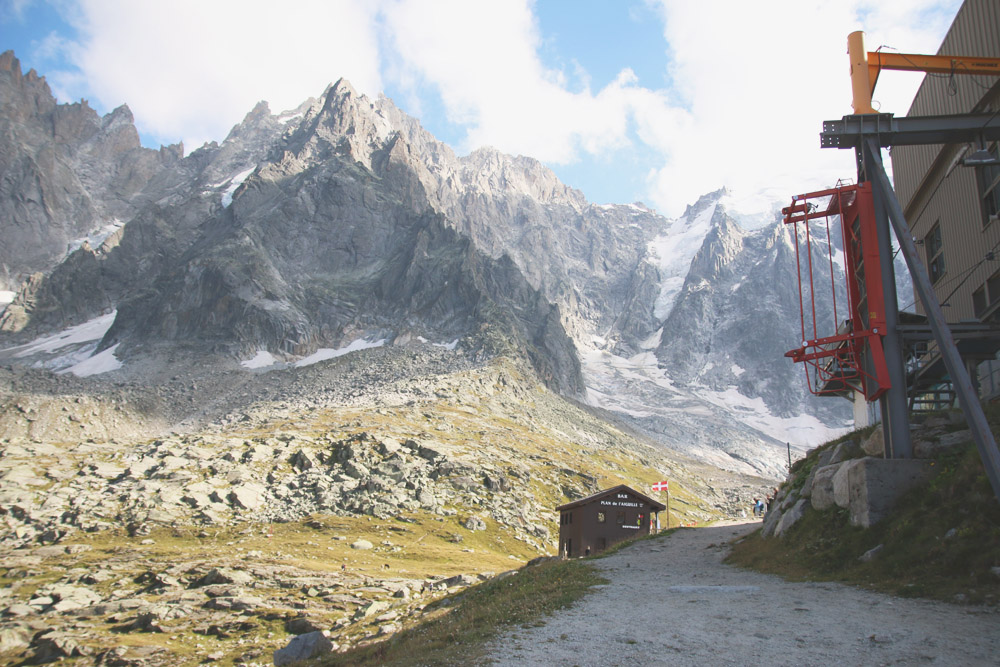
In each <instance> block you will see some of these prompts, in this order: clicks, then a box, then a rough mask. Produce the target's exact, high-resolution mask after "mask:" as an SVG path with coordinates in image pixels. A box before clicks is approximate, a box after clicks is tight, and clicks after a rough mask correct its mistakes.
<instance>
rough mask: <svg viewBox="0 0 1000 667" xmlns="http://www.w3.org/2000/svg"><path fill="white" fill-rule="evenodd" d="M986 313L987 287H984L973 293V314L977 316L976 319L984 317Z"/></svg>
mask: <svg viewBox="0 0 1000 667" xmlns="http://www.w3.org/2000/svg"><path fill="white" fill-rule="evenodd" d="M985 311H986V285H982V286H981V287H980V288H979V289H977V290H976V291H975V292H973V293H972V312H974V313H975V314H976V317H982V315H983V313H984V312H985Z"/></svg>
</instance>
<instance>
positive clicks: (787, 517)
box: [774, 498, 807, 537]
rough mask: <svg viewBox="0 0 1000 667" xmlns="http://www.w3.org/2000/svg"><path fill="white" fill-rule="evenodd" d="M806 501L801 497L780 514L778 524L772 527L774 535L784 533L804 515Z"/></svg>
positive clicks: (777, 535) (779, 535)
mask: <svg viewBox="0 0 1000 667" xmlns="http://www.w3.org/2000/svg"><path fill="white" fill-rule="evenodd" d="M806 503H807V501H806V499H805V498H802V499H800V500H799V501H798V502H797V503H795V504H794V505H792V507H791V509H789V510H788V511H787V512H784V513H783V514H782V515H781V518H780V519H779V520H778V525H777V526H775V527H774V536H775V537H781V536H782V535H784V534H785V532H786V531H787V530H788V529H789V528H791V527H792V526H794V525H795V524H796V523H797V522H798V520H799V519H801V518H802V517H803V516H805V513H806Z"/></svg>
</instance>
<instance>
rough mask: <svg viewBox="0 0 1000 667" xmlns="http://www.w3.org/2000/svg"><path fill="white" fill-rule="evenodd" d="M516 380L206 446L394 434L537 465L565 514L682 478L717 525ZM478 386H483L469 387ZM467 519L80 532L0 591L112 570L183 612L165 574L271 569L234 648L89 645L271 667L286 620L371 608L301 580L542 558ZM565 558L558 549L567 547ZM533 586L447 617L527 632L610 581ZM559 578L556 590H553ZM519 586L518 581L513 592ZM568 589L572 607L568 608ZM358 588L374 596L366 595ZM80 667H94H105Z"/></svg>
mask: <svg viewBox="0 0 1000 667" xmlns="http://www.w3.org/2000/svg"><path fill="white" fill-rule="evenodd" d="M501 370H502V371H503V372H504V373H506V374H507V375H506V377H507V381H508V382H513V383H516V387H515V391H514V392H512V391H511V390H510V389H509V388H506V389H501V388H499V387H495V386H494V383H493V377H492V374H495V373H496V372H497V371H496V370H495V368H487V369H485V370H476V371H470V372H468V373H465V374H464V377H461V378H459V379H458V380H456V382H455V388H454V390H449V389H448V388H439V391H436V392H435V393H434V394H433V395H431V396H428V398H427V399H426V400H423V401H419V402H410V401H407V402H398V403H396V404H383V405H381V406H380V407H374V408H373V407H347V406H345V407H337V408H316V409H310V410H308V411H305V412H296V413H292V414H289V412H288V411H284V413H282V411H280V410H274V411H273V412H272V411H271V410H269V409H267V408H266V406H265V408H264V409H262V412H263V413H264V414H269V415H271V416H269V418H267V419H265V420H263V421H262V422H259V423H256V424H240V425H234V426H231V427H229V428H226V429H224V430H222V431H221V432H214V433H213V432H206V433H204V434H202V435H200V436H190V437H191V438H200V439H201V441H202V442H201V444H200V446H202V447H204V448H206V449H215V448H216V447H225V446H228V445H227V444H226V443H228V442H230V441H231V440H233V439H246V440H254V439H257V438H267V437H275V436H276V435H277V434H279V433H282V432H284V433H293V434H301V435H303V436H313V437H315V436H320V435H328V436H331V437H335V438H343V437H346V436H348V435H350V434H351V433H356V432H360V431H367V432H369V433H374V434H377V435H379V436H380V437H381V436H383V435H385V436H391V437H397V438H401V437H413V438H416V439H418V440H420V441H432V442H440V443H443V444H447V445H452V446H455V447H458V448H460V449H463V450H464V449H469V448H475V449H478V450H485V451H486V452H489V453H491V455H492V457H493V460H494V462H495V463H496V464H497V465H501V466H503V467H505V468H506V467H507V466H509V465H512V466H523V469H524V470H525V471H526V472H528V474H529V479H530V488H531V492H532V494H533V495H535V497H536V498H538V499H539V501H540V503H541V505H542V506H543V507H545V508H547V509H549V510H551V509H552V508H554V507H555V506H557V505H558V504H561V503H564V502H566V501H567V500H568V499H569V496H567V495H566V494H567V493H568V492H573V493H575V494H583V493H588V492H591V491H594V490H597V489H599V488H606V487H608V486H613V485H615V484H619V483H623V482H624V483H627V484H630V485H633V486H634V487H635V488H637V489H640V490H644V489H648V488H649V485H650V484H651V483H652V482H655V481H659V480H660V479H663V478H664V477H665V476H667V477H669V478H670V479H671V492H672V503H671V510H672V514H673V521H672V523H673V524H674V525H676V524H677V522H678V521H679V520H683V521H692V520H695V521H703V520H705V518H706V517H708V516H710V515H712V514H713V512H714V510H713V509H711V508H706V507H705V503H704V502H703V501H702V499H701V498H699V496H698V491H699V489H700V487H701V486H703V484H702V483H701V482H700V481H698V480H695V479H691V478H689V476H688V475H687V473H686V471H685V469H684V468H683V467H682V466H681V465H679V464H676V463H675V462H673V461H672V460H670V459H669V458H667V456H665V455H664V454H662V453H661V452H658V451H657V450H654V449H652V448H648V447H646V446H644V445H640V444H638V443H635V442H634V441H633V440H632V439H631V438H630V437H628V436H627V435H625V434H623V433H621V432H620V431H618V430H617V429H616V428H614V427H613V426H611V425H609V424H607V423H606V422H602V421H601V420H599V419H597V418H595V417H593V416H592V415H589V414H587V413H585V412H583V411H581V410H579V409H577V408H576V407H574V406H571V405H570V404H568V403H566V402H564V401H562V400H560V399H558V398H557V397H554V396H552V395H551V394H550V393H549V392H548V391H547V390H545V389H544V388H542V387H539V386H535V385H533V384H532V383H531V382H530V381H528V380H522V379H521V378H519V377H517V371H516V369H513V370H512V369H510V368H509V367H505V368H502V369H501ZM470 385H471V386H473V387H478V388H476V389H472V390H469V389H467V387H469V386H470ZM484 386H485V390H484V389H482V387H484ZM279 415H281V416H279ZM108 456H110V455H108ZM104 458H107V457H106V456H105V455H104V454H102V453H100V452H92V453H89V454H87V460H86V462H95V461H97V460H103V459H104ZM109 460H110V459H109ZM83 463H85V462H84V461H81V462H80V464H81V465H83ZM454 509H456V510H458V514H457V515H456V516H436V515H433V514H430V513H427V512H419V513H403V514H402V515H401V517H399V518H394V519H377V518H374V517H366V516H353V517H345V516H331V515H322V516H320V515H317V516H313V517H307V518H304V519H302V520H299V521H293V522H289V523H283V524H279V523H275V524H272V525H266V524H256V523H241V524H236V525H231V526H227V527H218V526H205V527H202V526H192V525H179V526H176V527H160V528H156V529H154V531H153V532H152V533H151V534H149V535H144V536H134V537H130V536H129V535H127V534H126V533H125V531H124V530H123V529H121V528H117V529H111V530H105V531H101V532H98V533H93V534H87V533H76V534H74V535H72V536H71V537H70V538H68V539H67V540H66V542H67V543H72V544H86V545H88V546H90V547H91V549H90V550H89V551H85V552H82V553H78V554H72V555H65V556H55V557H51V558H47V559H46V560H45V561H44V563H43V564H41V565H40V566H38V567H35V568H30V569H28V568H24V567H14V568H10V567H0V586H5V587H8V588H9V589H10V592H11V595H10V597H9V601H10V602H11V603H14V602H26V601H27V600H28V599H29V598H30V597H31V595H32V593H33V592H34V591H35V590H37V589H38V588H39V587H41V586H43V585H45V584H48V583H52V582H54V581H57V580H60V579H63V577H64V576H65V575H66V574H67V573H68V571H69V570H70V568H80V569H81V571H98V570H112V571H113V572H114V577H113V578H112V579H109V580H107V581H104V582H101V583H97V584H94V585H93V588H94V589H95V590H97V591H99V592H100V593H102V594H103V595H109V594H110V593H111V591H113V590H114V591H118V592H119V593H120V594H121V595H123V596H127V597H135V596H141V597H143V599H145V600H146V601H148V602H151V603H154V602H162V603H166V604H169V603H170V595H173V596H176V595H183V594H184V593H183V592H179V591H178V590H177V589H174V590H173V591H172V592H170V593H169V595H160V594H157V593H145V592H143V591H144V590H145V588H146V587H147V586H148V582H149V577H150V576H151V575H153V574H159V573H164V572H167V571H168V570H170V571H172V572H173V573H174V574H173V576H176V577H178V578H180V579H181V580H182V581H183V582H185V583H186V582H187V581H189V580H190V579H192V578H193V577H196V576H200V575H202V574H204V573H205V572H207V571H208V570H209V569H211V568H212V567H216V566H228V567H237V568H250V569H253V570H266V571H269V572H272V573H273V574H272V576H271V577H269V579H271V580H273V581H274V582H276V584H277V588H274V589H273V590H272V589H267V588H262V587H260V586H258V587H254V588H250V589H249V590H248V591H247V593H248V594H250V595H254V596H258V597H262V598H264V599H265V600H267V603H266V604H265V607H264V608H262V609H260V610H258V611H256V612H254V613H252V614H246V615H243V616H241V617H240V616H235V615H232V614H224V615H226V616H229V617H230V618H231V619H232V620H233V622H234V623H236V622H238V626H239V627H236V626H233V627H232V628H227V629H226V630H227V632H229V636H228V637H226V636H215V635H212V634H206V632H204V630H205V629H206V628H204V627H202V625H200V624H195V623H193V622H191V621H190V620H186V619H184V618H177V619H166V620H163V621H162V622H161V625H162V627H163V628H164V630H166V632H164V633H147V632H121V631H116V630H115V629H116V628H119V627H120V626H122V625H124V624H126V623H128V622H130V621H131V620H133V619H134V616H135V614H134V613H128V612H126V613H118V614H109V615H99V616H96V617H89V618H88V619H87V620H86V622H85V627H86V630H87V637H86V638H83V637H81V641H82V643H84V644H86V645H89V646H91V648H92V650H93V651H94V652H95V653H96V652H97V651H99V650H102V649H104V648H107V647H108V646H120V647H143V646H145V647H151V648H152V647H160V648H164V649H167V650H168V651H169V652H170V655H171V656H172V658H171V659H172V664H176V665H195V664H198V663H199V662H200V661H201V660H202V659H203V658H204V657H205V656H206V655H208V654H210V653H218V654H220V655H221V656H223V657H221V658H220V659H218V660H217V661H216V664H219V665H223V666H225V665H229V664H233V663H234V662H237V661H238V660H239V659H240V658H246V657H248V656H249V655H254V657H253V658H252V659H253V660H256V661H259V660H263V659H267V658H269V657H270V651H273V650H274V649H276V648H280V647H283V646H285V645H286V644H287V643H288V641H289V639H290V635H289V634H288V633H287V631H286V630H285V628H284V624H283V621H284V620H285V619H286V618H289V617H292V616H294V615H296V609H300V610H301V609H305V610H306V612H305V613H307V614H308V615H309V616H310V617H311V618H313V619H315V620H317V621H320V622H321V623H324V624H326V627H330V626H332V625H333V624H335V623H337V622H338V621H343V620H345V619H350V618H351V617H352V616H353V613H354V612H355V611H356V605H349V606H347V607H346V608H344V607H341V608H337V607H332V606H331V607H329V608H327V609H321V608H320V607H321V606H322V604H323V603H322V602H321V601H320V600H319V598H317V597H316V596H315V595H311V594H309V592H308V589H309V587H310V584H304V585H294V584H295V582H296V581H297V580H298V579H299V578H309V577H325V578H327V579H328V581H327V582H326V583H325V584H317V585H316V586H317V587H327V588H336V589H338V590H340V589H342V588H343V585H342V584H340V583H338V577H339V576H340V574H339V573H340V570H341V566H346V568H347V574H348V575H354V576H362V575H363V576H369V577H372V578H374V579H379V578H382V577H400V578H404V579H413V580H419V579H424V578H427V577H432V576H437V577H441V576H451V575H455V574H469V573H486V572H504V571H506V570H509V569H511V568H515V567H518V566H519V565H521V564H522V563H524V561H526V560H528V559H530V558H533V557H535V556H537V555H538V554H539V552H538V550H536V548H534V547H533V546H532V545H531V544H528V543H525V542H523V541H521V540H519V539H516V537H515V535H514V531H513V530H511V529H509V528H508V527H506V526H502V525H498V524H497V523H496V522H495V521H487V530H485V531H475V532H471V531H468V530H466V529H464V528H462V527H461V525H460V521H461V519H462V518H463V517H464V516H466V515H467V514H468V513H469V511H474V512H481V511H482V510H481V508H480V507H475V508H471V507H469V508H465V507H456V508H454ZM555 517H556V515H555V513H554V512H551V513H550V515H549V516H547V517H545V518H546V519H548V521H547V524H548V527H549V529H550V532H551V534H552V535H553V536H554V535H556V534H557V532H558V526H557V524H556V522H555ZM337 538H346V539H337ZM359 538H363V539H367V540H369V541H370V542H372V543H373V544H374V545H375V548H374V549H372V550H370V551H358V550H354V549H351V548H350V546H349V545H350V543H351V542H352V541H354V540H357V539H359ZM458 538H461V539H460V541H459V539H458ZM143 542H147V543H146V544H143ZM384 542H390V543H391V545H385V544H384ZM550 547H551V549H552V551H553V552H554V550H555V540H554V537H553V539H552V540H550ZM386 566H388V567H386ZM563 567H565V568H567V569H565V570H564V569H562V568H563ZM524 576H525V577H526V578H524V579H522V578H520V577H519V578H517V579H510V580H507V579H505V580H501V581H500V582H486V583H484V584H482V585H481V586H480V587H477V588H476V591H477V592H476V593H474V594H472V595H470V598H471V599H473V600H475V599H478V597H477V596H480V595H484V594H488V595H487V598H489V597H490V596H492V593H489V592H490V591H495V590H497V587H505V588H504V590H505V591H506V590H508V589H510V591H509V592H512V593H516V591H517V590H523V592H524V593H523V596H522V598H521V599H518V598H515V599H514V601H512V602H510V603H509V604H506V606H503V608H502V609H500V610H494V611H491V610H490V609H489V608H490V606H491V605H493V603H491V602H488V603H485V606H486V607H487V609H485V610H482V609H480V610H475V611H467V612H462V614H458V615H455V614H453V610H454V609H455V608H454V607H453V606H451V605H450V604H449V605H445V606H443V607H440V608H439V611H437V612H435V614H436V616H453V615H454V616H456V617H457V616H462V615H465V617H466V618H472V619H473V620H472V621H471V625H472V626H473V628H480V627H482V628H485V627H492V626H493V625H494V624H495V623H496V619H497V618H498V617H499V616H502V617H504V618H510V619H512V622H529V621H521V620H518V619H522V618H523V619H527V618H535V617H537V616H538V615H540V614H542V613H545V612H546V611H548V610H550V609H553V608H555V607H552V606H551V605H556V606H561V605H563V604H565V603H566V602H567V601H568V600H569V599H571V597H572V595H576V594H582V591H583V590H585V588H586V587H587V586H589V585H591V584H592V583H594V582H596V581H597V579H596V578H595V576H594V575H592V574H591V573H590V571H589V569H587V568H586V567H585V566H582V565H578V564H567V565H565V566H560V567H554V566H553V567H551V568H549V567H543V568H532V569H531V572H530V573H529V574H526V575H524ZM536 578H537V579H536ZM548 578H551V579H552V582H554V583H551V584H550V583H546V582H547V581H549V579H548ZM504 581H505V582H506V583H502V582H504ZM511 584H514V585H513V586H512V585H511ZM522 586H523V588H522ZM546 587H548V588H546ZM553 587H554V588H553ZM536 589H537V590H536ZM532 590H535V593H534V594H532V593H531V591H532ZM546 590H549V591H554V593H555V595H554V598H555V599H554V600H543V599H542V598H545V597H547V596H546V595H544V592H545V591H546ZM574 590H575V591H577V592H576V593H574V592H573V591H574ZM563 591H565V595H567V596H570V597H566V598H563V597H561V596H562V595H563ZM344 592H348V593H351V594H352V595H363V594H362V593H358V592H357V591H356V590H353V589H352V590H344ZM531 595H537V596H538V601H537V602H531V603H528V602H526V601H525V599H523V598H524V597H525V596H527V597H530V596H531ZM434 597H436V595H432V596H429V597H428V598H423V599H422V600H420V602H421V603H423V602H431V600H432V599H433V598H434ZM431 608H432V609H433V608H434V605H433V604H432V605H431ZM522 608H523V609H522ZM448 610H452V611H448ZM522 613H523V614H525V615H522ZM46 618H47V620H48V621H49V622H50V623H52V624H53V625H55V626H59V625H61V624H64V623H69V620H68V619H67V618H63V617H55V616H51V617H46ZM401 620H402V625H403V627H404V633H405V632H406V628H408V627H409V626H410V623H411V620H415V619H409V618H405V617H404V618H403V619H401ZM378 625H379V623H378V622H377V621H376V619H374V618H373V619H366V621H365V622H361V623H351V624H350V625H348V626H346V627H344V628H342V629H341V630H340V631H338V632H337V636H336V637H335V640H336V641H340V642H344V641H346V642H348V643H355V642H358V641H360V640H362V639H363V638H365V637H370V636H371V635H372V634H373V633H375V632H377V630H378ZM446 627H447V626H446ZM445 632H446V633H447V632H450V633H454V632H455V631H454V630H446V631H445ZM477 632H479V630H473V635H475V634H476V633H477ZM470 641H471V640H470ZM449 642H451V640H449ZM379 650H381V649H379ZM426 650H427V651H428V655H429V656H433V655H436V651H437V649H436V648H433V646H429V647H428V648H427V649H426ZM15 656H17V657H23V656H22V654H20V652H15V653H14V654H12V655H4V656H2V657H0V662H2V661H3V658H13V657H15ZM80 660H82V661H83V662H86V661H88V660H89V661H91V662H92V658H83V659H80ZM379 660H381V658H380V659H379ZM403 662H404V663H405V659H403Z"/></svg>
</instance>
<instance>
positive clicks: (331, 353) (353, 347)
mask: <svg viewBox="0 0 1000 667" xmlns="http://www.w3.org/2000/svg"><path fill="white" fill-rule="evenodd" d="M383 345H385V339H384V338H381V339H379V340H376V341H367V340H365V339H363V338H359V339H358V340H356V341H354V342H353V343H351V344H350V345H348V346H347V347H342V348H340V349H339V350H333V349H330V348H326V347H324V348H320V349H319V350H316V351H315V352H313V353H312V354H310V355H309V356H308V357H305V358H304V359H299V360H298V361H296V362H295V363H294V364H293V365H294V366H295V367H296V368H302V367H303V366H311V365H313V364H318V363H319V362H321V361H326V360H327V359H334V358H336V357H341V356H343V355H345V354H347V353H348V352H357V351H358V350H367V349H370V348H373V347H382V346H383Z"/></svg>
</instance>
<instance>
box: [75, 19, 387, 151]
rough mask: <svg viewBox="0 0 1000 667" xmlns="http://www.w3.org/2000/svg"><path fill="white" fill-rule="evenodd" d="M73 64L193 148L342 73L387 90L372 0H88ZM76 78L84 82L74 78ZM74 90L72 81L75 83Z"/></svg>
mask: <svg viewBox="0 0 1000 667" xmlns="http://www.w3.org/2000/svg"><path fill="white" fill-rule="evenodd" d="M79 9H80V14H81V18H79V19H77V21H78V24H77V26H76V27H77V28H78V29H79V31H80V39H79V44H78V50H77V54H76V65H77V66H78V67H79V68H80V70H81V71H82V74H83V77H84V78H85V80H86V82H87V85H88V88H89V94H90V95H92V96H93V98H94V99H95V100H97V101H98V102H99V103H100V104H99V105H100V106H103V107H105V108H112V107H114V106H117V105H118V104H121V103H122V101H127V102H128V104H129V107H130V108H131V109H132V111H133V113H134V114H135V117H136V119H137V123H138V124H139V126H140V130H143V131H145V132H147V133H149V134H152V135H153V136H155V137H157V138H159V139H160V140H161V141H163V142H165V143H169V142H174V141H177V140H179V139H182V140H183V141H184V143H185V146H186V147H187V149H188V150H190V149H193V148H197V147H198V146H199V145H201V144H202V143H203V142H205V141H207V140H221V139H222V138H224V137H225V136H226V134H227V133H228V132H229V130H230V129H231V127H232V126H233V125H234V124H236V123H237V122H239V121H240V120H241V119H242V118H243V116H244V115H245V114H246V113H247V112H249V111H250V109H252V108H253V106H254V104H256V103H257V102H258V101H260V100H262V99H263V100H267V101H268V102H269V104H270V105H271V109H272V111H275V112H278V111H282V110H285V109H289V108H293V107H295V106H298V105H299V104H300V103H301V102H302V101H304V100H305V99H306V98H308V97H310V96H317V95H319V94H320V93H322V92H323V90H324V88H325V87H326V86H327V85H328V84H329V83H331V82H332V81H335V80H336V79H338V78H340V77H341V76H345V77H347V78H349V79H350V80H351V83H352V84H353V85H354V87H355V88H356V89H358V90H361V91H363V92H365V93H368V94H377V93H378V92H379V90H380V88H381V78H380V76H379V71H378V43H377V39H376V37H375V30H376V25H375V11H376V9H377V6H376V5H375V4H373V3H365V2H354V1H349V0H330V1H326V0H299V1H297V2H289V3H275V2H268V1H266V0H243V1H241V2H203V1H202V0H173V1H172V2H134V1H133V0H116V1H108V0H82V1H81V2H80V6H79ZM77 83H79V82H77ZM69 85H70V87H71V86H72V82H70V84H69Z"/></svg>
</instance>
